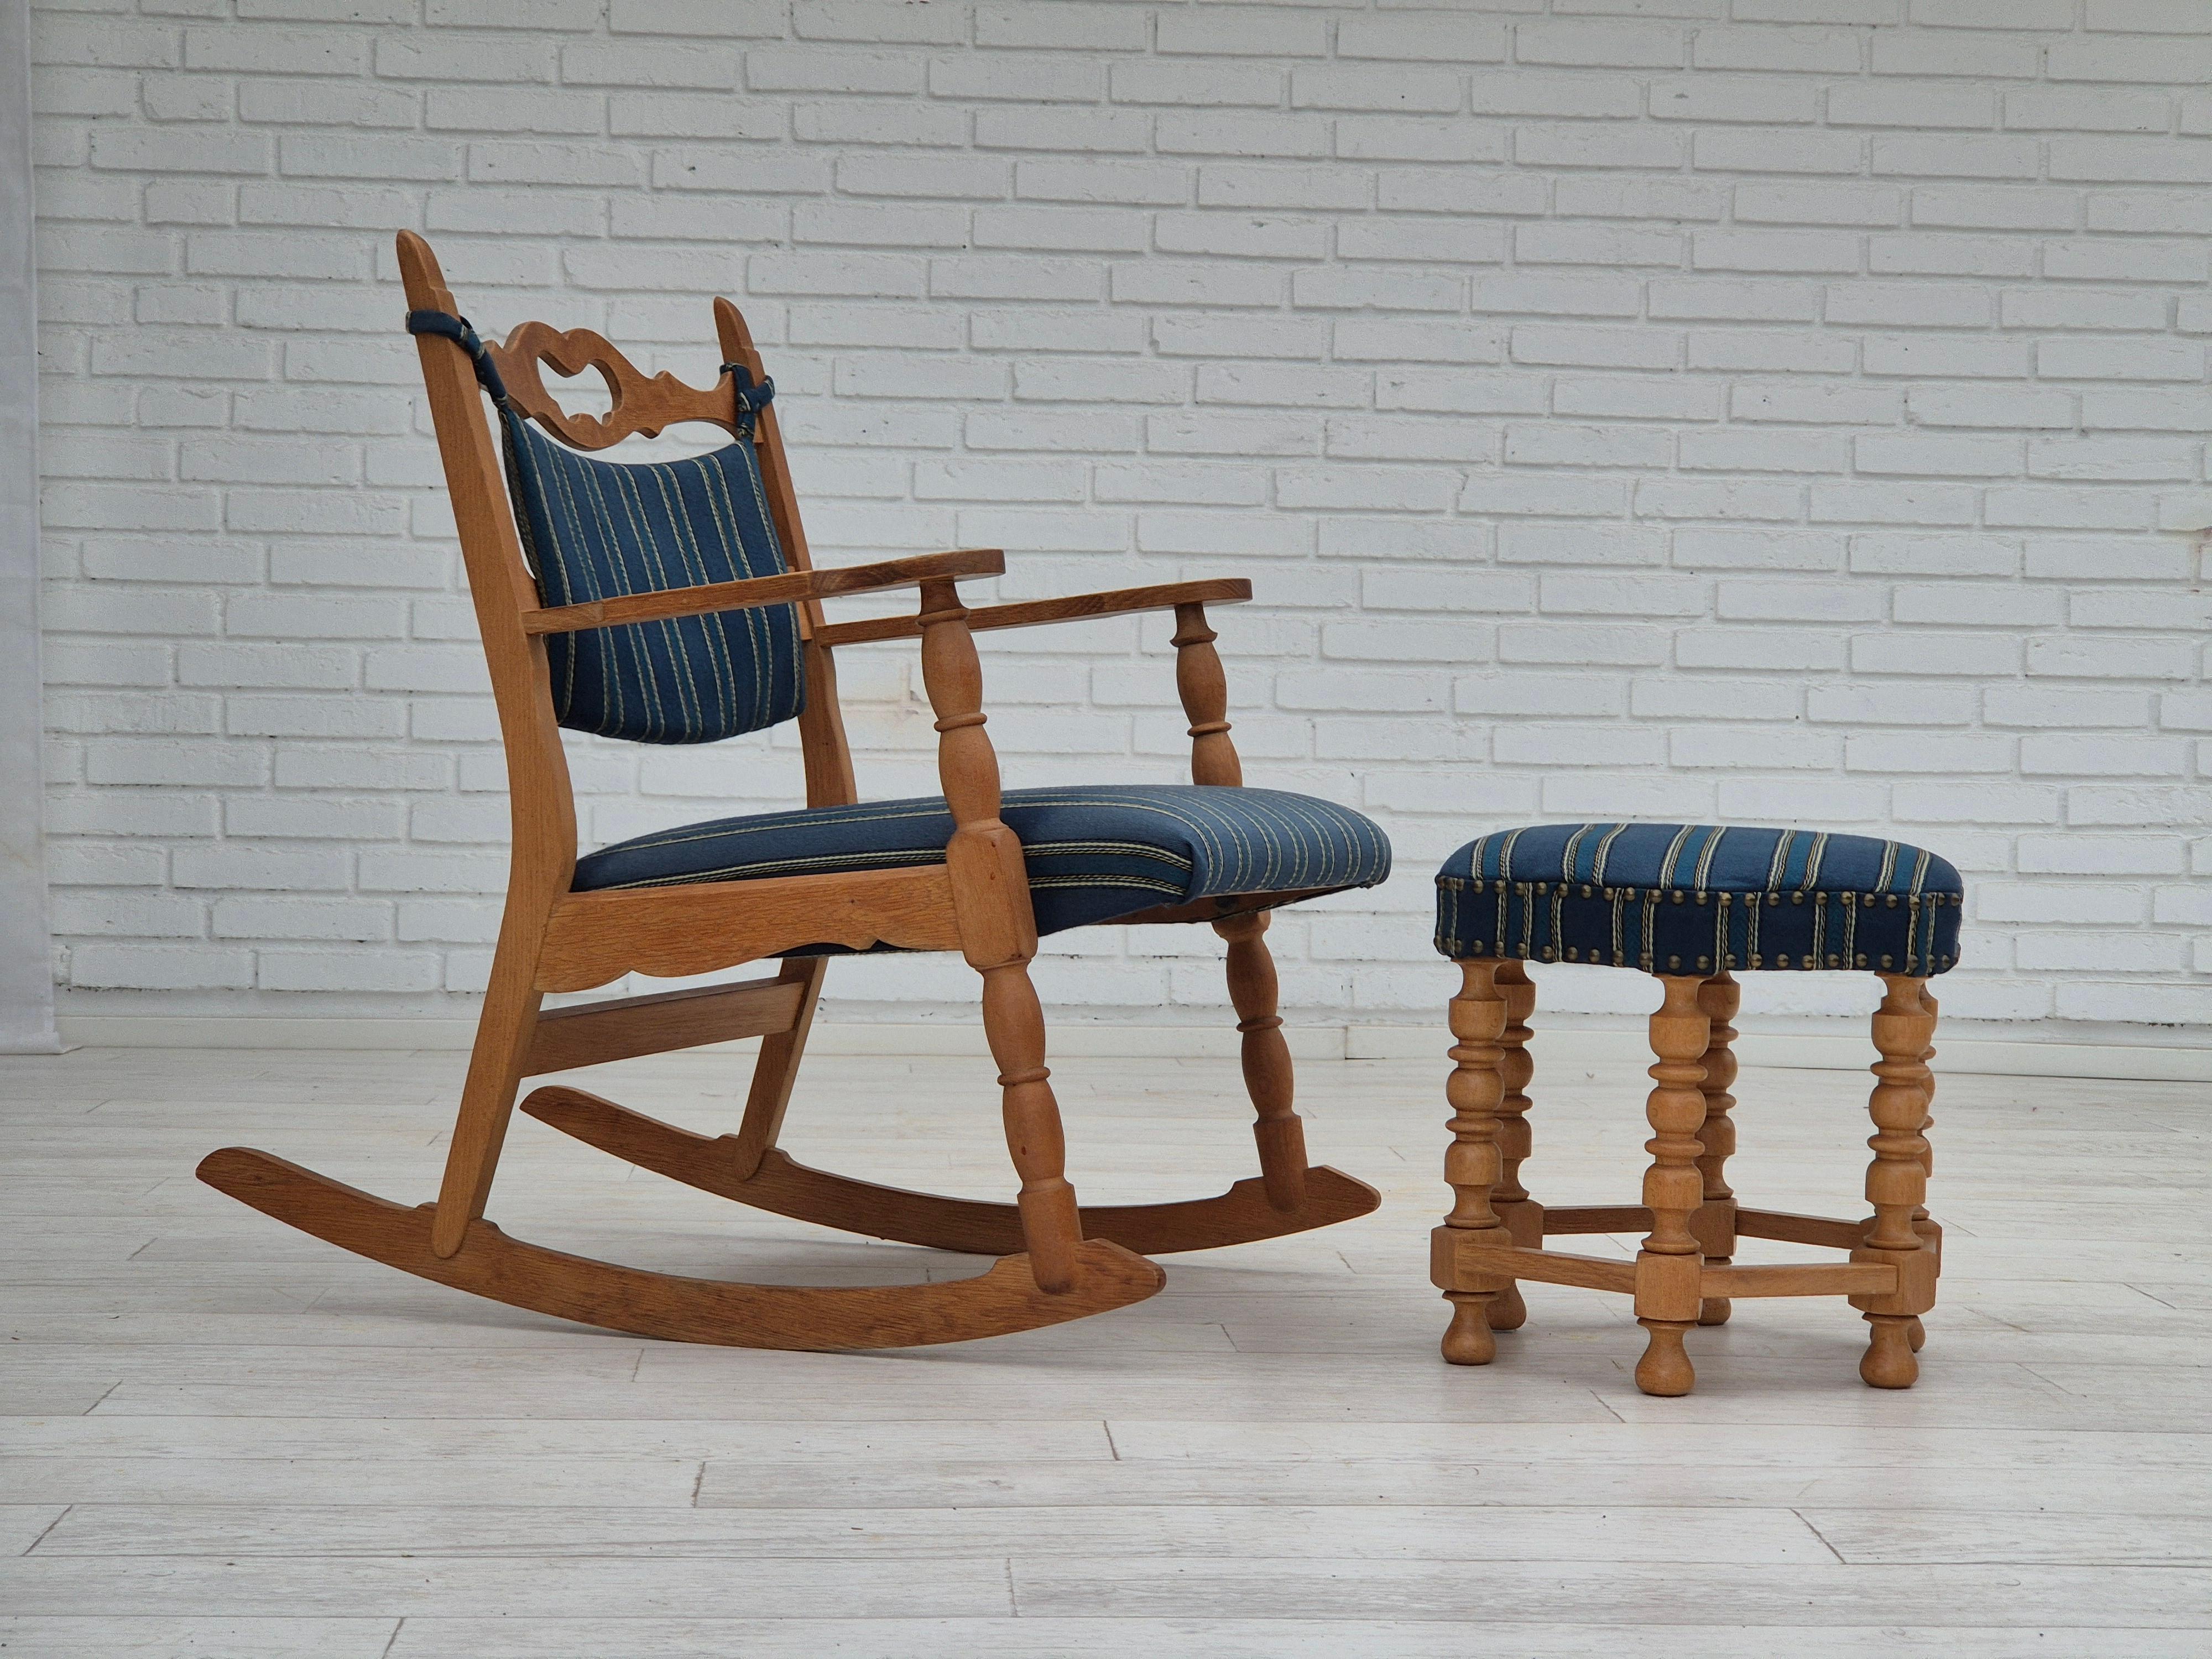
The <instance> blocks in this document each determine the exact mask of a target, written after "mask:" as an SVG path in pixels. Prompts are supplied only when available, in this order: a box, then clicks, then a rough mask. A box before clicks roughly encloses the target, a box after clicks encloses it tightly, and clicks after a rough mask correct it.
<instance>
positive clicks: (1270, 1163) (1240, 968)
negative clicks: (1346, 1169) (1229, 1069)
mask: <svg viewBox="0 0 2212 1659" xmlns="http://www.w3.org/2000/svg"><path fill="white" fill-rule="evenodd" d="M1213 931H1214V932H1215V933H1218V934H1220V935H1221V937H1222V938H1224V939H1226V940H1228V941H1229V1000H1230V1001H1231V1003H1232V1004H1233V1005H1234V1006H1235V1007H1236V1009H1237V1031H1238V1032H1239V1033H1240V1034H1241V1036H1242V1039H1243V1064H1244V1092H1245V1093H1247V1094H1248V1095H1249V1096H1250V1097H1252V1110H1253V1113H1254V1116H1253V1119H1252V1139H1254V1140H1255V1142H1257V1143H1258V1145H1259V1149H1260V1175H1261V1179H1262V1180H1263V1181H1264V1182H1266V1183H1267V1203H1268V1206H1269V1207H1271V1208H1273V1209H1277V1210H1295V1209H1297V1208H1298V1207H1299V1206H1301V1205H1303V1204H1304V1202H1305V1201H1306V1129H1305V1124H1304V1122H1303V1121H1301V1120H1300V1119H1299V1117H1298V1115H1297V1113H1296V1112H1295V1111H1293V1110H1291V1099H1292V1096H1293V1091H1294V1089H1295V1087H1296V1079H1295V1076H1294V1074H1293V1073H1292V1070H1291V1045H1290V1044H1289V1043H1287V1042H1285V1041H1284V1040H1283V1017H1282V1016H1281V1015H1280V1014H1279V1013H1277V1012H1275V1003H1276V999H1277V995H1278V993H1277V990H1276V981H1275V959H1274V957H1273V956H1271V955H1270V954H1268V951H1267V939H1266V937H1265V936H1266V934H1267V913H1266V912H1265V911H1263V910H1262V911H1255V912H1253V913H1252V914H1251V915H1243V916H1231V918H1230V919H1229V920H1228V921H1217V922H1215V923H1214V924H1213Z"/></svg>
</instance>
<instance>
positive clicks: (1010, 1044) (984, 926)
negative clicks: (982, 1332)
mask: <svg viewBox="0 0 2212 1659" xmlns="http://www.w3.org/2000/svg"><path fill="white" fill-rule="evenodd" d="M920 620H921V678H922V684H923V686H924V687H925V688H926V689H927V691H928V694H929V706H930V708H931V709H932V710H933V711H934V713H935V714H936V715H937V731H938V740H937V770H938V778H939V783H940V785H941V787H943V789H944V791H945V805H947V806H949V807H950V808H951V811H952V822H953V831H952V839H951V841H950V842H946V843H945V866H946V870H947V873H948V874H949V875H950V876H951V880H952V908H953V914H954V916H955V918H956V919H957V922H958V924H959V929H960V949H961V954H962V955H963V957H966V958H967V961H968V965H969V967H971V968H973V969H975V970H976V972H978V973H980V974H981V975H982V976H983V1034H984V1036H985V1038H986V1039H987V1041H988V1042H989V1043H990V1045H991V1057H992V1058H993V1059H994V1060H996V1061H997V1062H998V1066H999V1088H1000V1100H1001V1106H1002V1110H1003V1112H1004V1115H1005V1118H1006V1147H1007V1151H1008V1152H1011V1153H1012V1157H1013V1161H1014V1168H1015V1170H1016V1171H1017V1172H1018V1174H1019V1175H1020V1176H1021V1180H1022V1188H1021V1195H1020V1198H1019V1200H1018V1203H1019V1206H1020V1210H1021V1218H1022V1238H1023V1242H1024V1243H1025V1244H1026V1245H1027V1246H1028V1249H1029V1257H1030V1273H1032V1274H1033V1275H1034V1277H1035V1278H1036V1283H1037V1286H1038V1288H1039V1289H1041V1290H1043V1291H1054V1292H1059V1291H1069V1290H1072V1289H1073V1288H1074V1286H1075V1279H1076V1249H1077V1246H1079V1244H1081V1243H1082V1242H1083V1217H1082V1212H1081V1211H1080V1210H1079V1208H1078V1207H1077V1206H1076V1201H1075V1189H1074V1188H1073V1187H1071V1186H1069V1185H1068V1183H1067V1179H1066V1141H1065V1139H1064V1137H1063V1136H1062V1134H1061V1132H1060V1103H1059V1102H1058V1101H1057V1100H1056V1099H1054V1096H1053V1092H1052V1083H1051V1078H1052V1073H1051V1072H1050V1071H1049V1070H1048V1069H1047V1068H1046V1066H1045V1063H1044V1056H1045V1032H1044V1010H1043V1007H1042V1005H1040V1004H1039V1002H1038V1001H1037V994H1036V987H1035V986H1033V985H1032V984H1030V973H1029V964H1030V959H1031V958H1032V957H1035V956H1036V943H1037V934H1036V915H1035V913H1034V911H1033V910H1032V909H1031V908H1030V887H1029V875H1028V872H1027V870H1026V869H1025V868H1024V865H1023V863H1022V845H1021V842H1020V840H1019V838H1018V837H1017V836H1015V834H1014V832H1013V831H1012V829H1008V828H1007V827H1006V824H1005V823H1003V822H1002V821H1001V820H1000V817H999V805H1000V801H999V759H998V756H997V755H996V753H995V752H994V750H992V747H991V740H990V738H987V737H986V736H985V735H984V733H983V722H984V715H983V668H982V664H981V662H980V661H978V660H977V659H976V655H975V639H974V637H973V636H972V635H970V634H969V631H968V611H967V609H966V607H965V606H963V605H962V604H961V603H960V598H959V594H958V592H957V590H956V589H955V588H954V586H953V585H952V584H951V582H949V581H933V582H926V583H924V584H923V585H922V589H921V618H920Z"/></svg>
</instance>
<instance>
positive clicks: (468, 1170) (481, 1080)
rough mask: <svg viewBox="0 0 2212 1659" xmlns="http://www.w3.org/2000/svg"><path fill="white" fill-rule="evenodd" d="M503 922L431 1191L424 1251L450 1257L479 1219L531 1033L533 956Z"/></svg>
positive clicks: (535, 1001)
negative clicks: (442, 1173)
mask: <svg viewBox="0 0 2212 1659" xmlns="http://www.w3.org/2000/svg"><path fill="white" fill-rule="evenodd" d="M514 931H517V930H514V929H513V927H512V923H511V922H510V924H509V925H507V926H503V927H501V930H500V942H499V950H498V952H497V954H496V955H495V956H494V957H493V958H492V965H491V983H490V984H489V987H486V989H485V992H484V1006H483V1013H482V1014H480V1015H479V1016H477V1040H476V1044H475V1046H474V1048H471V1050H470V1053H469V1073H468V1078H467V1080H466V1081H465V1082H464V1083H463V1084H462V1085H461V1109H460V1111H459V1115H457V1116H456V1117H455V1118H454V1120H453V1143H452V1145H451V1146H448V1147H447V1151H446V1178H445V1182H444V1183H443V1184H442V1185H441V1187H440V1188H439V1189H438V1213H437V1218H436V1220H435V1223H434V1224H433V1225H432V1227H431V1230H430V1248H431V1249H432V1250H433V1251H434V1252H435V1253H436V1254H437V1255H440V1256H450V1255H453V1253H454V1252H455V1251H457V1250H459V1249H460V1248H461V1241H462V1240H463V1239H464V1238H465V1237H467V1236H468V1231H469V1224H470V1223H471V1222H472V1221H474V1220H476V1219H477V1218H479V1217H481V1216H482V1215H483V1212H484V1200H486V1199H487V1198H489V1196H490V1194H491V1180H492V1176H493V1174H494V1173H495V1171H496V1170H498V1168H499V1154H500V1149H501V1146H504V1145H505V1144H506V1142H507V1119H508V1118H509V1117H511V1116H512V1115H513V1111H514V1096H515V1091H517V1090H518V1089H519V1088H520V1086H521V1084H522V1068H523V1064H524V1059H525V1056H526V1055H527V1054H528V1053H529V1051H530V1040H531V1037H532V1036H533V1035H534V1034H535V1033H536V1031H537V1029H538V1005H539V1004H540V1003H541V1002H542V1001H544V993H543V992H541V991H539V990H538V987H537V986H536V984H535V982H534V981H536V979H537V976H538V951H537V945H536V940H535V938H534V937H533V938H532V940H531V941H530V943H529V944H528V945H527V946H526V945H523V944H522V943H520V941H518V940H517V939H515V938H513V936H512V935H513V932H514Z"/></svg>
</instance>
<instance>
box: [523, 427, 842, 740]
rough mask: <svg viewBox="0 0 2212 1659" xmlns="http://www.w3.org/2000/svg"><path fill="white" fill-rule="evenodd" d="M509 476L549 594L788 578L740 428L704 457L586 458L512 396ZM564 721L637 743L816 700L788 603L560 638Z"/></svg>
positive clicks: (555, 598)
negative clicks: (544, 429)
mask: <svg viewBox="0 0 2212 1659" xmlns="http://www.w3.org/2000/svg"><path fill="white" fill-rule="evenodd" d="M501 423H502V425H503V427H504V428H505V433H506V447H507V488H508V490H509V493H510V494H512V495H513V498H514V504H515V509H516V511H515V522H516V523H517V525H518V526H520V528H521V531H522V547H523V551H524V553H525V554H526V556H528V558H529V561H530V568H531V569H532V572H533V573H534V574H536V576H537V578H538V593H539V596H540V597H541V599H543V600H544V603H545V604H546V605H581V604H583V603H585V602H586V601H587V600H591V599H611V598H613V597H615V596H617V595H621V594H630V593H658V592H664V591H665V590H667V589H669V588H675V587H697V586H702V585H704V584H706V583H708V582H732V581H744V580H747V579H748V578H750V577H754V576H775V575H781V574H783V572H784V571H785V570H787V568H789V567H788V566H787V565H786V564H785V562H784V557H783V548H782V546H781V544H780V543H778V541H777V540H776V535H775V521H774V520H772V519H771V518H770V517H769V508H768V497H767V494H766V492H765V491H764V490H763V488H762V484H761V474H760V461H759V459H758V458H757V456H756V455H755V454H754V453H753V447H752V445H751V444H750V442H748V441H744V440H743V439H740V440H739V441H738V442H736V443H733V444H731V445H730V446H728V447H726V448H724V449H718V450H715V451H714V453H711V454H707V455H702V456H699V457H697V458H696V459H691V460H683V461H656V462H639V463H630V464H624V463H621V462H615V461H596V460H593V459H591V458H590V457H588V456H585V455H579V454H576V453H574V452H573V451H571V450H569V449H567V448H565V447H562V445H560V444H558V443H556V442H555V441H553V440H552V439H550V438H549V437H546V436H545V435H544V434H542V433H540V432H538V431H537V430H536V429H535V428H532V426H531V425H530V423H529V422H527V421H526V420H524V419H523V418H522V416H520V415H519V414H517V413H516V412H515V411H514V410H512V409H507V408H502V409H501ZM545 648H546V653H547V655H548V657H549V659H550V663H551V666H552V671H553V707H554V710H555V714H556V717H557V718H558V719H559V720H560V722H561V724H562V725H563V726H573V727H574V728H575V729H576V730H577V731H580V732H597V733H598V734H599V736H601V737H605V738H630V739H631V740H633V741H635V742H638V743H712V742H714V740H715V739H717V738H727V737H734V736H736V735H737V734H738V732H757V731H759V730H760V729H761V728H762V727H763V726H774V725H775V724H776V723H777V722H779V721H781V720H789V719H791V718H792V717H793V715H794V714H798V713H799V709H800V708H802V707H804V706H805V701H806V682H805V668H804V665H803V664H802V662H801V660H800V658H799V612H798V609H797V607H795V606H793V605H769V606H763V607H762V608H760V609H757V610H752V611H719V612H717V613H715V614H714V615H712V616H705V617H676V618H672V619H671V620H669V621H666V622H650V623H626V624H625V625H623V626H622V627H619V628H595V629H587V630H586V631H584V632H582V633H577V634H555V635H549V636H548V637H547V639H546V641H545Z"/></svg>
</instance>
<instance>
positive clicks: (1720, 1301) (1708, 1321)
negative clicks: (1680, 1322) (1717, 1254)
mask: <svg viewBox="0 0 2212 1659" xmlns="http://www.w3.org/2000/svg"><path fill="white" fill-rule="evenodd" d="M1722 1265H1723V1266H1725V1265H1726V1264H1725V1263H1723V1264H1722ZM1734 1312H1735V1303H1733V1302H1731V1301H1729V1299H1728V1297H1724V1296H1709V1297H1706V1298H1705V1300H1704V1301H1703V1302H1700V1303H1699V1304H1698V1323H1699V1324H1700V1325H1725V1324H1727V1323H1728V1322H1729V1315H1730V1314H1732V1313H1734Z"/></svg>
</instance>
